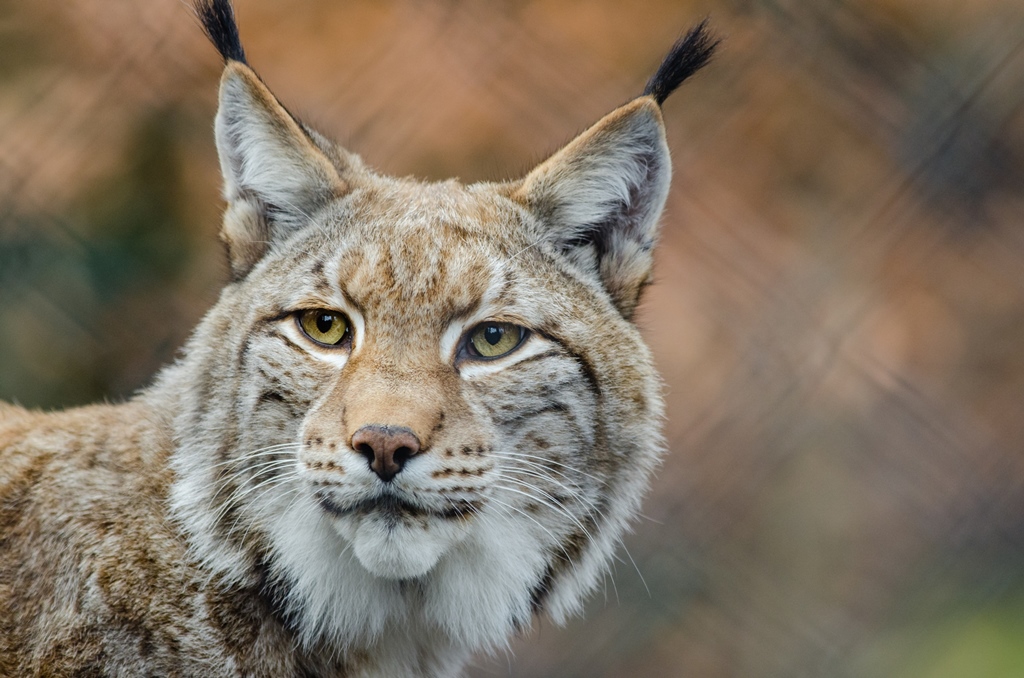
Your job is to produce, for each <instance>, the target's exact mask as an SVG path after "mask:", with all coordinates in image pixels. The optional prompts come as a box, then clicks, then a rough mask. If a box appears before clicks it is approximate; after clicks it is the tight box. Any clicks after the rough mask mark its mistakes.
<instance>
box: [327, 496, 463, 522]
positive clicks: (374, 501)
mask: <svg viewBox="0 0 1024 678" xmlns="http://www.w3.org/2000/svg"><path fill="white" fill-rule="evenodd" d="M316 498H317V501H318V502H319V504H320V507H321V508H322V509H324V510H325V511H327V512H328V513H330V514H331V515H334V516H337V517H339V518H341V517H348V516H369V515H374V516H378V517H381V518H384V519H385V520H387V521H389V522H396V523H397V522H400V521H404V520H413V519H422V518H442V519H444V520H467V519H469V518H470V517H471V516H472V515H473V514H475V513H476V512H478V511H479V510H480V508H481V506H482V505H481V502H478V501H469V500H464V499H463V500H458V501H455V500H452V501H450V506H448V507H446V508H444V509H433V508H427V507H424V506H420V505H417V504H414V503H412V502H409V501H407V500H405V499H402V498H401V497H398V496H395V495H393V494H385V495H379V496H376V497H370V498H367V499H362V500H360V501H357V502H355V503H352V504H348V505H345V506H342V505H341V504H339V503H337V502H336V501H334V500H333V499H332V498H331V497H330V496H329V495H328V494H327V493H325V492H318V493H317V495H316Z"/></svg>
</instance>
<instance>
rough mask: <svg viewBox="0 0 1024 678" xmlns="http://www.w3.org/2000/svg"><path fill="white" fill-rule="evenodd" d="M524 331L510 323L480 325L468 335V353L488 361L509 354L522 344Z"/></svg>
mask: <svg viewBox="0 0 1024 678" xmlns="http://www.w3.org/2000/svg"><path fill="white" fill-rule="evenodd" d="M525 336H526V330H525V329H524V328H522V327H520V326H519V325H513V324H512V323H497V322H490V323H482V324H480V325H477V326H476V327H474V328H473V331H472V332H470V334H469V346H468V348H469V353H470V355H472V356H474V357H476V358H483V359H485V360H488V359H490V358H500V357H501V356H503V355H505V354H506V353H511V352H512V351H514V350H515V349H516V348H518V347H519V344H521V343H523V338H524V337H525Z"/></svg>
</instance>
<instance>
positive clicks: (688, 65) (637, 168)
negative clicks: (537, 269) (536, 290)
mask: <svg viewBox="0 0 1024 678" xmlns="http://www.w3.org/2000/svg"><path fill="white" fill-rule="evenodd" d="M707 23H708V22H707V20H705V21H702V22H701V23H699V24H697V25H696V26H694V27H693V28H692V29H691V30H690V31H689V32H688V33H687V34H686V35H684V36H683V37H681V38H680V39H679V40H677V41H676V43H675V44H674V45H672V49H671V50H669V53H668V54H667V55H666V56H665V59H664V61H663V62H662V64H661V66H660V67H659V68H658V70H657V72H656V73H655V74H654V75H653V76H652V77H651V79H650V81H649V82H648V83H647V87H646V88H645V89H644V92H643V95H642V96H640V97H639V98H637V99H634V100H633V101H631V102H629V103H628V104H626V105H625V106H622V107H620V108H618V109H616V110H614V111H612V112H611V113H610V114H608V115H607V116H605V117H604V118H603V119H602V120H601V121H599V122H598V123H597V124H596V125H594V126H593V127H591V128H590V129H588V130H587V131H586V132H584V133H583V134H581V135H580V136H578V137H576V139H574V140H573V141H572V142H570V143H569V145H568V146H566V147H565V148H563V149H562V150H561V151H559V152H558V153H556V154H555V155H554V156H552V157H551V158H550V159H548V160H547V161H546V162H544V163H542V164H541V165H540V166H539V167H538V168H537V169H535V170H534V171H533V172H531V173H530V174H529V175H528V176H527V177H526V179H525V180H524V181H523V183H522V184H520V185H519V186H518V188H517V189H516V190H515V192H514V193H513V197H515V198H517V199H519V200H521V201H523V202H525V203H526V204H527V205H528V206H529V207H530V208H532V210H533V211H534V212H535V213H536V214H537V215H538V216H539V217H540V218H541V220H542V221H543V222H545V227H546V228H547V229H548V230H547V233H546V235H547V236H548V238H549V239H550V241H552V242H553V243H554V244H555V245H556V246H557V247H558V248H559V249H561V250H562V251H563V252H564V253H565V254H566V255H567V256H568V257H570V258H571V259H573V260H575V261H576V262H577V263H579V264H580V265H582V266H584V267H585V268H589V269H591V270H592V271H593V272H594V273H595V274H596V275H597V276H598V277H599V278H600V280H601V283H602V284H603V285H604V288H605V289H606V290H607V291H608V294H609V295H611V298H612V301H613V302H614V303H615V305H616V306H617V307H618V309H619V312H621V313H622V315H623V316H624V317H626V318H631V317H632V315H633V311H634V310H635V309H636V305H637V303H638V302H639V300H640V292H641V291H642V290H643V288H644V286H645V285H646V284H647V282H648V280H649V279H650V275H651V261H652V260H651V255H652V250H653V248H654V241H655V238H656V236H657V232H658V218H659V217H660V216H661V211H662V209H663V208H664V207H665V199H666V198H667V197H668V187H669V180H670V179H671V177H672V165H671V160H670V158H669V154H668V145H667V144H666V143H665V125H664V122H663V121H662V118H661V108H660V106H661V104H662V103H664V101H665V99H667V98H668V96H669V95H670V94H672V92H674V91H675V89H676V88H677V87H679V85H680V84H682V82H683V81H684V80H686V79H687V78H689V77H690V76H691V75H693V74H694V73H696V72H697V71H698V70H700V69H701V68H703V67H704V66H705V65H706V64H707V63H708V61H709V60H710V59H711V55H712V54H713V53H714V51H715V47H716V46H717V45H718V40H717V39H715V38H714V37H713V36H712V35H711V34H710V33H709V32H708V30H707Z"/></svg>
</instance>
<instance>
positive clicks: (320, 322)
mask: <svg viewBox="0 0 1024 678" xmlns="http://www.w3.org/2000/svg"><path fill="white" fill-rule="evenodd" d="M333 325H334V315H332V314H330V313H320V314H319V315H317V317H316V328H317V329H318V330H320V332H321V333H322V334H327V333H328V332H330V331H331V327H332V326H333ZM492 343H493V342H492Z"/></svg>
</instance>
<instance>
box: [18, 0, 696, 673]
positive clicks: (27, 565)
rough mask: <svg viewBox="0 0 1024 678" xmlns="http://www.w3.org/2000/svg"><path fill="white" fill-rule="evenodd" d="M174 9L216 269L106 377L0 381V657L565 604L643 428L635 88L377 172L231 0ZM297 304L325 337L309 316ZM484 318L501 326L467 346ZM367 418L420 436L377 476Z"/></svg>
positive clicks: (495, 614) (345, 659)
mask: <svg viewBox="0 0 1024 678" xmlns="http://www.w3.org/2000/svg"><path fill="white" fill-rule="evenodd" d="M199 10H200V13H201V14H203V16H204V17H205V18H206V20H207V22H208V23H207V28H208V30H209V31H211V35H212V36H213V37H214V39H215V40H219V41H220V42H219V43H218V46H219V47H220V48H221V51H222V52H224V56H225V59H226V62H227V63H226V67H225V71H224V75H223V78H222V80H221V88H220V106H219V111H218V113H217V121H216V136H217V146H218V150H219V153H220V158H221V166H222V170H223V174H224V194H225V198H226V200H227V209H226V212H225V217H224V225H223V229H222V233H221V235H222V239H223V240H224V242H225V243H226V245H227V250H228V257H229V260H230V262H231V267H232V271H233V279H232V281H231V282H230V283H229V284H228V285H227V286H226V287H225V288H224V289H223V291H222V293H221V295H220V298H219V300H218V301H217V303H216V304H215V305H214V307H213V308H212V309H211V310H210V311H209V313H208V314H207V315H206V317H205V318H204V319H203V320H202V321H201V323H200V324H199V326H198V327H197V328H196V330H195V332H194V334H193V335H192V337H191V339H190V340H189V341H188V343H187V345H186V346H185V348H184V350H183V352H182V355H181V358H180V359H179V360H178V361H177V362H176V363H175V364H173V365H171V366H169V367H168V368H166V369H165V370H164V371H163V372H162V373H161V374H160V375H159V377H158V378H157V379H156V381H155V383H154V385H153V386H152V387H150V388H148V389H147V390H146V391H144V392H143V393H141V394H140V395H139V396H137V397H136V398H134V399H132V400H131V401H129V402H127V403H124V404H120V405H101V406H95V407H89V408H82V409H77V410H71V411H67V412H59V413H52V414H41V413H30V412H27V411H25V410H23V409H20V408H17V407H14V406H9V405H5V404H2V403H0V460H2V464H0V674H2V675H109V676H113V675H118V676H122V675H123V676H136V675H192V676H293V675H302V676H348V677H350V678H355V677H363V678H369V677H373V676H376V677H384V676H387V677H390V678H395V677H402V676H437V677H441V676H454V675H457V674H458V673H459V671H460V667H461V666H462V664H463V663H464V662H465V661H466V659H467V658H468V657H469V655H470V654H471V653H473V652H475V651H485V650H488V649H493V648H497V647H501V646H502V645H503V644H504V643H506V642H507V640H508V638H509V637H510V636H511V635H512V634H514V633H516V632H518V631H521V630H523V629H525V628H527V627H529V626H530V625H531V623H532V621H533V619H535V618H536V617H537V616H539V615H544V616H547V617H549V618H551V619H553V620H555V621H556V622H562V621H564V620H565V619H566V618H567V617H569V616H570V615H573V614H575V613H577V612H579V610H580V606H581V603H582V601H583V600H584V598H585V597H586V595H587V594H588V593H589V592H590V591H591V590H592V589H593V588H594V587H595V585H596V584H597V583H598V582H599V580H600V579H601V577H602V576H603V575H604V573H605V571H606V568H607V565H608V562H609V558H610V557H611V555H612V552H613V551H614V549H615V547H616V544H617V542H618V541H619V539H620V537H621V535H622V533H623V530H624V529H625V528H626V526H627V523H628V522H629V520H630V519H631V517H632V516H633V515H635V513H636V511H637V508H638V506H639V502H640V498H641V495H642V494H643V492H644V490H645V488H646V486H647V483H648V479H649V476H650V473H651V470H652V468H653V467H654V466H655V464H656V463H657V461H658V458H659V455H660V454H661V451H662V440H661V436H660V433H659V423H660V418H661V416H662V404H661V398H660V395H659V384H658V379H657V376H656V374H655V372H654V369H653V367H652V364H651V358H650V355H649V353H648V350H647V348H646V347H645V345H644V343H643V341H642V340H641V338H640V335H639V333H638V331H637V329H636V327H635V326H634V324H633V323H632V322H631V320H630V318H631V317H632V314H633V311H634V309H635V307H636V304H637V302H638V300H639V296H640V293H641V291H642V289H643V287H644V286H645V284H646V283H647V282H648V279H649V275H650V267H651V251H652V247H653V244H654V241H655V239H656V234H657V222H658V218H659V215H660V213H661V210H662V207H663V205H664V202H665V198H666V194H667V191H668V186H669V177H670V171H671V170H670V161H669V157H668V149H667V146H666V144H665V135H664V128H663V123H662V118H661V114H660V110H659V105H658V104H659V101H660V99H659V100H656V98H655V96H652V95H650V94H647V95H644V96H641V97H639V98H637V99H635V100H633V101H631V102H629V103H627V104H626V105H624V106H622V107H621V108H619V109H616V110H615V111H613V112H612V113H610V114H609V115H608V116H606V117H605V118H604V119H602V120H601V121H599V122H598V123H597V124H596V125H594V126H593V127H592V128H590V129H589V130H588V131H586V132H584V133H583V134H582V135H581V136H580V137H578V138H577V139H576V140H574V141H573V142H572V143H570V144H569V145H568V146H566V147H565V148H564V149H562V150H561V151H559V152H558V153H556V154H555V155H554V156H552V157H551V158H550V159H549V160H547V161H546V162H544V163H542V164H541V165H540V166H539V167H537V168H536V169H535V170H533V171H532V172H531V173H530V174H529V175H528V176H526V177H525V178H524V179H522V180H520V181H514V182H509V183H500V184H494V183H484V184H473V185H468V186H467V185H462V184H459V183H456V182H454V181H448V182H441V183H422V182H418V181H414V180H411V179H394V178H389V177H386V176H381V175H379V174H377V173H375V172H373V171H372V170H370V169H369V168H367V167H365V166H364V164H363V163H362V162H361V161H360V160H359V158H358V157H357V156H355V155H353V154H352V153H350V152H348V151H346V150H344V149H342V148H340V147H337V146H335V145H334V144H332V143H331V142H329V141H327V140H326V139H325V138H324V137H322V136H321V135H319V134H317V133H316V132H314V131H312V130H310V129H309V128H307V127H306V126H304V125H303V124H302V123H300V122H299V121H297V120H296V119H295V118H293V117H292V116H291V115H290V114H289V113H288V111H287V110H286V109H285V108H284V107H283V106H281V104H280V103H279V102H278V101H277V99H276V98H275V97H274V96H273V95H272V94H271V93H270V91H269V90H268V89H267V88H266V86H265V85H264V84H263V83H262V82H261V81H260V79H259V78H258V77H257V76H256V75H255V73H253V71H252V70H251V69H250V68H249V67H248V66H247V65H246V64H245V63H244V62H243V58H244V57H243V56H242V55H243V54H244V52H243V51H242V49H241V44H240V43H239V42H238V41H237V29H235V28H234V22H233V13H232V12H231V8H230V6H229V5H228V4H227V3H226V2H225V1H223V0H213V1H211V2H203V3H201V5H200V7H199ZM210 17H214V18H215V19H216V22H215V23H214V28H215V29H216V30H214V29H211V28H210V25H209V22H210V21H212V19H210ZM702 30H703V29H702ZM232 36H234V37H232ZM225 45H226V46H225ZM676 51H677V52H678V48H677V50H676ZM675 84H678V83H677V82H676V83H675ZM673 87H674V85H673ZM658 91H659V92H661V93H664V88H662V89H659V90H658ZM659 96H660V94H659ZM307 309H331V310H332V311H334V312H336V313H338V314H344V316H345V317H346V318H347V319H348V322H349V324H350V328H351V336H350V339H349V340H348V341H347V343H345V344H343V345H340V346H338V347H324V346H321V345H318V344H316V343H315V342H314V341H312V340H311V339H310V338H309V336H307V335H306V334H305V333H304V332H303V330H302V329H301V327H300V325H299V323H298V322H297V320H296V318H297V315H298V314H300V313H301V312H302V311H303V310H307ZM485 321H500V322H507V323H513V324H515V325H518V326H521V327H523V328H526V330H525V331H526V335H525V340H524V341H523V343H522V344H521V345H520V346H519V347H518V348H516V349H515V350H513V351H511V352H510V353H508V354H506V355H504V356H501V357H499V358H496V359H494V360H482V359H478V358H476V357H474V356H473V355H471V354H469V353H467V348H466V346H467V343H466V338H467V336H468V334H469V333H470V332H471V331H472V329H473V328H474V327H476V326H478V325H479V324H480V323H482V322H485ZM371 424H372V425H381V426H391V427H403V429H402V430H407V431H410V432H412V433H413V434H414V435H415V436H416V439H417V440H418V442H419V448H418V450H417V452H416V453H415V454H414V456H412V457H410V458H409V459H408V460H407V461H406V462H405V465H404V467H403V468H402V469H401V472H400V473H398V474H397V475H396V476H394V478H393V479H388V481H387V482H385V480H384V479H382V477H379V476H378V475H376V474H375V473H374V472H373V470H371V468H370V465H369V464H368V463H367V458H366V457H365V455H364V454H362V453H360V452H359V450H357V449H355V446H354V445H353V443H352V438H353V434H354V433H355V432H356V431H357V430H359V429H360V428H361V427H363V426H365V425H371Z"/></svg>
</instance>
